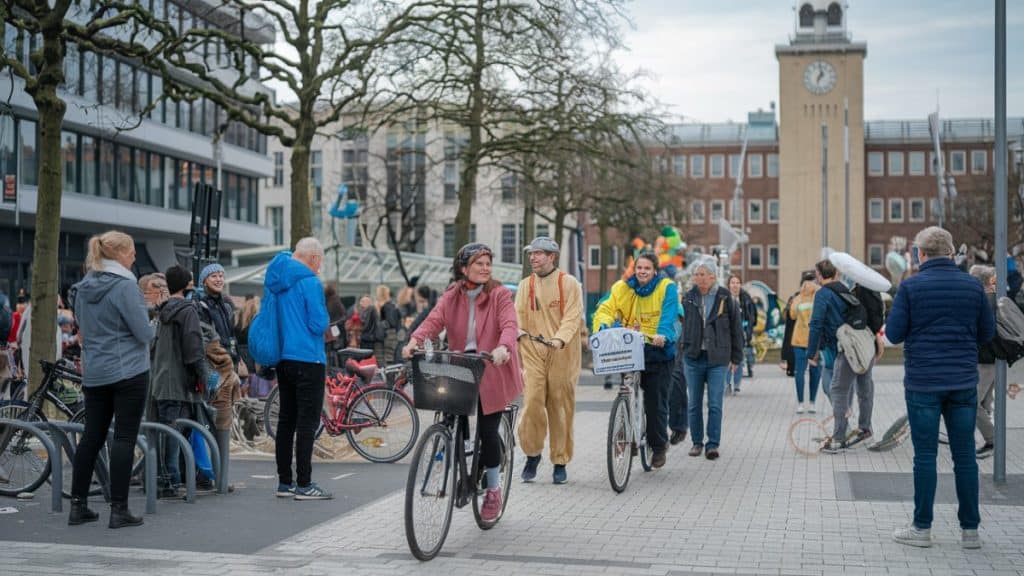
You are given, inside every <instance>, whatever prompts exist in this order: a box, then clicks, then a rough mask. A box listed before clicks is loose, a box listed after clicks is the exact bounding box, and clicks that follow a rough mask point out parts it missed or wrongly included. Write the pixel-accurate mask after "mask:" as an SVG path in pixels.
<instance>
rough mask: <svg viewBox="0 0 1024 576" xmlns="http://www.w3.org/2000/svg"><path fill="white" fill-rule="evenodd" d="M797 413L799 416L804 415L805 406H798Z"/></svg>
mask: <svg viewBox="0 0 1024 576" xmlns="http://www.w3.org/2000/svg"><path fill="white" fill-rule="evenodd" d="M796 413H797V414H803V413H804V405H803V404H797V407H796Z"/></svg>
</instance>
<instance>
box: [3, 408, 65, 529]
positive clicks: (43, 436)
mask: <svg viewBox="0 0 1024 576" xmlns="http://www.w3.org/2000/svg"><path fill="white" fill-rule="evenodd" d="M0 424H2V425H4V426H10V427H12V428H17V429H20V430H26V431H28V432H31V433H32V434H35V435H36V437H38V438H39V441H40V442H42V443H43V447H45V448H46V456H47V458H49V459H50V477H51V480H50V489H51V492H52V495H51V505H50V506H51V509H52V511H53V512H60V511H61V510H62V508H63V504H64V497H63V495H62V492H63V489H64V487H63V486H62V484H63V483H64V471H63V469H62V468H61V466H62V462H61V457H60V450H58V449H57V446H56V445H55V444H54V443H53V439H52V438H50V435H49V434H47V433H45V432H43V431H42V430H41V429H40V428H39V427H38V426H35V425H34V424H33V423H31V422H24V421H21V420H11V419H9V418H0Z"/></svg>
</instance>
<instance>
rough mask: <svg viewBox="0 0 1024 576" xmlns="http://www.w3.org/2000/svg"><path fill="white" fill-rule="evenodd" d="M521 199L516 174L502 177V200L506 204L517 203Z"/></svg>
mask: <svg viewBox="0 0 1024 576" xmlns="http://www.w3.org/2000/svg"><path fill="white" fill-rule="evenodd" d="M518 198H519V178H518V177H517V176H516V175H515V174H506V175H504V176H502V177H501V199H502V201H504V202H515V201H516V200H517V199H518Z"/></svg>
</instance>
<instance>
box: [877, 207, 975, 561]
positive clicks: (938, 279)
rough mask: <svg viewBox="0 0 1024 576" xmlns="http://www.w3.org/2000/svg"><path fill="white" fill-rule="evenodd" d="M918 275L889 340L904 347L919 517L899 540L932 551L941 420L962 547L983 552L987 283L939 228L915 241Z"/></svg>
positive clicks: (899, 304)
mask: <svg viewBox="0 0 1024 576" xmlns="http://www.w3.org/2000/svg"><path fill="white" fill-rule="evenodd" d="M914 248H915V249H916V250H917V252H918V253H919V254H920V262H921V266H920V272H919V273H918V274H917V275H915V276H912V277H910V278H908V279H906V280H904V281H903V283H902V284H900V290H899V292H897V293H896V299H895V301H894V302H893V306H892V311H891V312H890V313H889V321H888V322H887V323H886V327H885V335H886V337H888V338H889V340H890V341H891V342H893V343H900V342H903V343H904V344H903V358H904V360H903V366H904V371H905V373H904V377H903V386H904V388H905V389H906V390H905V393H904V394H905V398H906V401H907V416H908V417H909V421H910V438H911V441H912V442H913V444H914V520H913V522H912V523H911V524H909V525H908V526H906V527H905V528H897V529H896V530H895V531H894V532H893V535H892V537H893V540H895V541H896V542H899V543H900V544H907V545H910V546H921V547H928V546H931V544H932V540H931V526H932V505H933V504H934V502H935V482H936V473H935V459H936V457H937V456H938V445H939V416H940V415H941V416H942V418H943V420H944V421H945V423H946V432H947V433H948V435H949V451H950V453H951V454H952V456H953V473H954V477H955V479H956V495H957V500H958V501H959V503H960V507H959V510H958V512H957V516H958V517H959V520H960V528H961V529H962V531H963V533H962V536H961V540H960V543H961V545H962V546H963V547H964V548H980V547H981V541H980V540H979V539H978V524H979V522H980V520H981V518H980V515H979V512H978V463H977V460H976V459H975V452H974V422H975V415H976V412H977V399H978V390H977V385H978V346H979V345H980V344H984V343H985V342H988V341H989V340H991V339H992V337H993V336H994V335H995V319H994V318H993V316H992V310H991V309H990V308H989V306H988V305H987V301H986V299H985V293H984V291H983V290H982V287H981V284H980V283H979V282H978V281H977V280H975V279H974V278H972V277H971V276H970V275H968V274H966V273H964V272H962V271H960V269H958V268H957V266H956V264H955V263H954V262H953V259H952V255H953V253H954V249H953V236H952V235H950V233H949V232H947V231H945V230H943V229H942V228H939V227H937V226H931V227H929V228H925V229H924V230H922V231H921V232H919V233H918V234H917V237H916V238H914Z"/></svg>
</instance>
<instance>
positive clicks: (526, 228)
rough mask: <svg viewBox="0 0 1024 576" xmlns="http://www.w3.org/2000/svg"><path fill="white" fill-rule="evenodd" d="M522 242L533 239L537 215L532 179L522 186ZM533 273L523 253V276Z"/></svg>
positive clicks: (535, 193) (535, 191)
mask: <svg viewBox="0 0 1024 576" xmlns="http://www.w3.org/2000/svg"><path fill="white" fill-rule="evenodd" d="M523 192H524V193H523V236H525V238H523V242H529V241H530V240H532V239H533V231H534V230H536V229H537V226H536V221H537V215H536V212H535V208H536V206H535V204H536V201H537V190H536V188H535V187H534V185H533V179H532V178H531V179H529V181H528V182H527V183H526V186H524V187H523ZM532 273H533V267H532V266H530V259H529V258H528V257H526V255H525V254H524V255H523V277H524V278H525V277H527V276H529V275H530V274H532Z"/></svg>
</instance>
